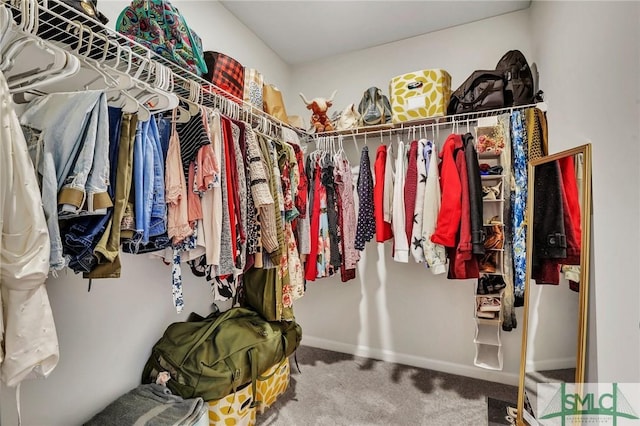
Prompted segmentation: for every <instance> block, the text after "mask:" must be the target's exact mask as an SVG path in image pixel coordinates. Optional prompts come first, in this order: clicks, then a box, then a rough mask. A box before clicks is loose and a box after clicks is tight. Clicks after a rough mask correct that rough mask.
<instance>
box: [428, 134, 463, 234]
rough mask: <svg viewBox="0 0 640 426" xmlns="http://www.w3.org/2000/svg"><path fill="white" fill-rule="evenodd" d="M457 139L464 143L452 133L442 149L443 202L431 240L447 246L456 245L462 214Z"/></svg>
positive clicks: (441, 180)
mask: <svg viewBox="0 0 640 426" xmlns="http://www.w3.org/2000/svg"><path fill="white" fill-rule="evenodd" d="M456 141H459V142H460V143H462V139H461V138H460V135H454V134H451V135H449V137H448V138H447V140H446V141H445V143H444V145H443V146H442V151H440V189H441V192H442V202H441V204H440V212H438V220H437V223H436V229H435V231H434V232H433V235H431V241H432V242H434V243H436V244H440V245H443V246H445V247H455V246H456V235H457V234H458V230H459V229H460V216H461V215H462V183H461V182H460V174H459V173H458V168H457V167H456V160H455V158H454V156H453V153H454V149H455V144H456Z"/></svg>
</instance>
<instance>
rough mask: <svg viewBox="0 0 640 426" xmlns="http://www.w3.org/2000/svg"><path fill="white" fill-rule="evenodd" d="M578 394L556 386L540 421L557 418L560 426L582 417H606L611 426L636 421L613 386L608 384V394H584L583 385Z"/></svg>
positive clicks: (572, 386)
mask: <svg viewBox="0 0 640 426" xmlns="http://www.w3.org/2000/svg"><path fill="white" fill-rule="evenodd" d="M583 386H584V387H585V391H584V392H582V393H578V392H572V391H571V390H572V389H573V388H574V387H575V385H574V384H569V387H570V389H569V390H568V389H567V383H560V384H559V387H560V388H559V389H558V391H557V392H556V393H555V394H554V395H553V397H552V398H551V400H550V402H549V404H547V406H546V407H545V408H544V410H542V413H541V414H542V415H541V416H540V420H543V419H545V420H548V419H553V418H560V420H561V424H562V426H564V425H565V424H566V422H567V419H568V418H569V420H570V424H575V423H573V422H575V421H577V420H581V421H582V419H584V416H599V417H600V419H602V418H603V417H610V418H611V419H610V420H611V424H613V426H616V425H617V424H618V418H624V419H630V420H638V419H640V417H638V415H637V414H636V412H635V411H634V410H633V408H632V407H631V404H630V403H629V401H628V400H627V398H626V397H625V396H624V394H623V393H622V392H621V391H620V389H619V388H618V384H617V383H613V384H612V389H611V392H610V393H598V392H586V390H587V389H588V384H584V385H583ZM607 423H609V422H607Z"/></svg>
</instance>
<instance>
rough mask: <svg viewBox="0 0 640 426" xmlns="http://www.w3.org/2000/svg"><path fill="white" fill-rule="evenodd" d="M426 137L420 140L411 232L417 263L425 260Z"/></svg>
mask: <svg viewBox="0 0 640 426" xmlns="http://www.w3.org/2000/svg"><path fill="white" fill-rule="evenodd" d="M426 145H427V140H426V139H420V141H418V159H417V164H416V167H417V184H416V185H417V186H416V205H415V207H414V209H413V217H414V218H415V223H414V224H413V229H412V232H411V240H410V244H411V255H413V258H414V260H415V261H416V262H417V263H421V262H424V249H423V241H424V240H423V237H422V221H423V214H424V196H425V192H426V191H425V190H426V186H427V161H429V160H428V158H425V147H426Z"/></svg>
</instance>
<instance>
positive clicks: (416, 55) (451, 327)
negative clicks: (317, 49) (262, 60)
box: [291, 10, 535, 384]
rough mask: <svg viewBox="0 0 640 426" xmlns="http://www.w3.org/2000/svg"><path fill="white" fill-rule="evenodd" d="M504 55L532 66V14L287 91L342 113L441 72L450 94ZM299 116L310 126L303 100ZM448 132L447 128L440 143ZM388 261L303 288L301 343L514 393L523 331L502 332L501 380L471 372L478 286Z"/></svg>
mask: <svg viewBox="0 0 640 426" xmlns="http://www.w3.org/2000/svg"><path fill="white" fill-rule="evenodd" d="M510 49H520V50H521V51H522V52H523V53H524V54H525V55H526V56H527V57H528V58H531V60H535V58H534V55H533V54H532V49H533V44H532V41H531V34H530V20H529V11H528V10H523V11H518V12H515V13H510V14H507V15H503V16H499V17H495V18H491V19H487V20H483V21H480V22H476V23H472V24H467V25H463V26H459V27H454V28H451V29H447V30H443V31H438V32H435V33H430V34H426V35H423V36H418V37H414V38H410V39H406V40H402V41H399V42H396V43H390V44H386V45H383V46H378V47H375V48H371V49H366V50H361V51H358V52H352V53H348V54H343V55H338V56H334V57H331V58H326V59H322V60H321V61H317V62H312V63H308V64H303V65H299V66H294V68H293V76H292V77H293V82H292V84H291V87H292V88H293V89H294V90H295V91H296V92H299V91H302V92H303V93H304V94H305V95H306V96H307V97H315V96H329V95H330V94H331V92H332V91H333V90H334V89H338V94H337V96H336V98H335V102H334V106H335V108H337V109H342V108H344V107H345V106H346V105H347V104H349V103H352V102H353V103H356V105H357V104H358V102H359V101H360V98H361V96H362V92H363V91H364V90H366V89H367V88H368V87H370V86H377V87H379V88H382V89H383V90H384V91H385V92H387V91H388V85H389V80H390V79H391V78H392V77H394V76H396V75H400V74H404V73H407V72H410V71H414V70H420V69H425V68H443V69H445V70H447V71H448V72H449V73H450V74H451V76H452V79H453V83H452V86H453V88H456V87H457V86H458V85H459V84H461V83H462V82H463V81H464V79H466V78H467V77H468V75H469V74H470V73H471V72H472V71H473V70H475V69H493V68H495V65H496V63H497V62H498V60H499V59H500V57H501V56H502V55H503V54H504V53H505V52H506V51H508V50H510ZM298 108H299V109H298V111H297V113H298V114H302V115H303V116H304V117H305V120H308V117H309V113H308V112H306V110H305V109H304V105H303V103H302V100H299V102H298ZM448 133H450V129H443V131H442V132H441V134H440V141H443V138H445V137H446V136H447V135H448ZM394 138H395V137H394ZM371 140H373V141H371ZM385 142H386V141H385ZM362 143H363V140H362V139H360V141H359V147H358V148H357V149H356V148H355V147H354V146H353V143H352V142H351V139H348V141H347V142H346V143H345V150H346V152H347V155H348V158H349V159H350V161H351V163H352V165H357V164H359V160H360V154H359V153H360V148H361V147H362ZM368 144H369V146H370V158H371V161H373V160H374V159H375V149H376V148H377V146H378V145H379V137H378V136H371V137H370V138H369V142H368ZM390 252H391V243H386V244H384V245H378V243H375V242H371V243H369V244H368V245H367V247H366V250H365V252H364V259H363V260H361V261H360V264H359V268H358V277H357V279H356V280H354V281H352V282H349V283H347V284H343V283H341V282H340V280H339V278H329V279H322V280H319V281H317V282H314V283H308V285H307V288H308V293H307V295H306V296H305V297H304V298H302V299H301V300H300V301H299V302H296V303H297V304H296V306H295V310H296V317H297V318H298V320H299V321H300V323H301V324H302V326H303V329H304V340H303V341H304V343H306V344H312V345H316V346H320V347H325V348H328V349H336V350H342V351H345V352H350V353H358V354H363V355H369V356H374V357H380V358H383V359H386V360H395V361H399V362H404V363H409V364H414V365H420V366H424V367H429V368H434V369H438V370H442V371H448V372H452V373H458V374H465V375H468V376H472V377H478V378H485V379H488V380H494V381H504V382H508V383H512V384H517V376H518V374H519V366H520V347H521V336H522V335H521V327H518V328H517V329H516V330H515V331H513V332H510V333H505V332H503V333H502V339H503V350H504V370H503V371H502V372H493V371H488V370H483V369H481V368H478V367H475V366H474V365H473V359H474V354H475V345H474V343H473V338H474V332H475V322H474V319H473V303H474V296H473V295H474V290H475V285H476V280H464V281H452V280H447V279H446V278H444V277H443V276H437V277H436V276H433V275H432V274H431V272H430V271H427V270H425V268H424V266H423V265H418V264H415V263H414V262H413V260H411V262H410V263H409V264H400V263H395V262H394V261H393V260H392V259H391V254H390ZM521 311H522V309H518V315H519V317H518V320H519V324H522V318H521Z"/></svg>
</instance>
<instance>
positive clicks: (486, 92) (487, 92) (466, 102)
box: [458, 80, 495, 106]
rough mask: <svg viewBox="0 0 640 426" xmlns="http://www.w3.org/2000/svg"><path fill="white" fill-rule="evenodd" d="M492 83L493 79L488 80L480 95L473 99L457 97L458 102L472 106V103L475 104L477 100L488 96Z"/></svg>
mask: <svg viewBox="0 0 640 426" xmlns="http://www.w3.org/2000/svg"><path fill="white" fill-rule="evenodd" d="M494 85H495V80H491V82H489V85H487V87H486V88H485V89H484V90H483V91H482V93H481V94H480V96H478V97H477V98H475V99H474V100H473V101H463V100H462V99H458V102H459V103H461V104H462V105H465V106H472V105H474V104H477V103H478V102H480V101H481V100H483V99H484V98H486V97H487V96H489V94H490V93H491V92H493V86H494Z"/></svg>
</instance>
